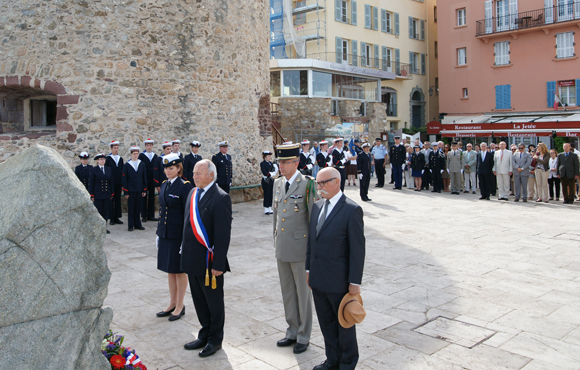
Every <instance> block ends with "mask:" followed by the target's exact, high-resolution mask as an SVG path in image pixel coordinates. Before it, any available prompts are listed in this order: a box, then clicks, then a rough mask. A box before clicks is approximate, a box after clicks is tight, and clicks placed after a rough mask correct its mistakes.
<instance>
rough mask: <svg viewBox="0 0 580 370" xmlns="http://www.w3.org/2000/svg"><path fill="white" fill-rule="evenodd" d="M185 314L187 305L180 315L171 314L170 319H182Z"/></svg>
mask: <svg viewBox="0 0 580 370" xmlns="http://www.w3.org/2000/svg"><path fill="white" fill-rule="evenodd" d="M183 315H185V306H183V310H181V312H180V313H179V315H171V316H169V319H168V320H169V321H175V320H179V319H181V316H183Z"/></svg>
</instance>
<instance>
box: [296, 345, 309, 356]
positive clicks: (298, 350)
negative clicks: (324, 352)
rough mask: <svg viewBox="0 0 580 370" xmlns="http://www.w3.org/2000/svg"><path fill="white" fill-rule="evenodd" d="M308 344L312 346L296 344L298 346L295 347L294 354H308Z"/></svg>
mask: <svg viewBox="0 0 580 370" xmlns="http://www.w3.org/2000/svg"><path fill="white" fill-rule="evenodd" d="M308 344H310V343H306V344H302V343H296V345H295V346H294V350H293V352H294V353H296V354H299V353H302V352H306V349H307V348H308Z"/></svg>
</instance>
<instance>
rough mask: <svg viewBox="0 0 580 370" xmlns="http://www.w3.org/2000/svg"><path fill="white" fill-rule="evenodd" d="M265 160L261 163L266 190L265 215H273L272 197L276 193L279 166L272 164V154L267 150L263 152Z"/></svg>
mask: <svg viewBox="0 0 580 370" xmlns="http://www.w3.org/2000/svg"><path fill="white" fill-rule="evenodd" d="M262 158H264V160H263V161H262V163H260V168H261V169H262V190H264V214H265V215H271V214H272V213H274V211H272V195H273V192H274V176H276V173H277V172H278V165H276V164H274V163H272V152H271V151H269V150H266V151H265V152H262Z"/></svg>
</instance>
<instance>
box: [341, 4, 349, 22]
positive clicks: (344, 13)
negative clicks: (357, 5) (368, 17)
mask: <svg viewBox="0 0 580 370" xmlns="http://www.w3.org/2000/svg"><path fill="white" fill-rule="evenodd" d="M340 19H341V20H342V21H343V22H345V23H348V2H347V1H346V0H341V2H340Z"/></svg>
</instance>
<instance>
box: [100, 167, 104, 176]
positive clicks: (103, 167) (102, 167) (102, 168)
mask: <svg viewBox="0 0 580 370" xmlns="http://www.w3.org/2000/svg"><path fill="white" fill-rule="evenodd" d="M101 169H102V170H103V175H104V174H105V167H101Z"/></svg>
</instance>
